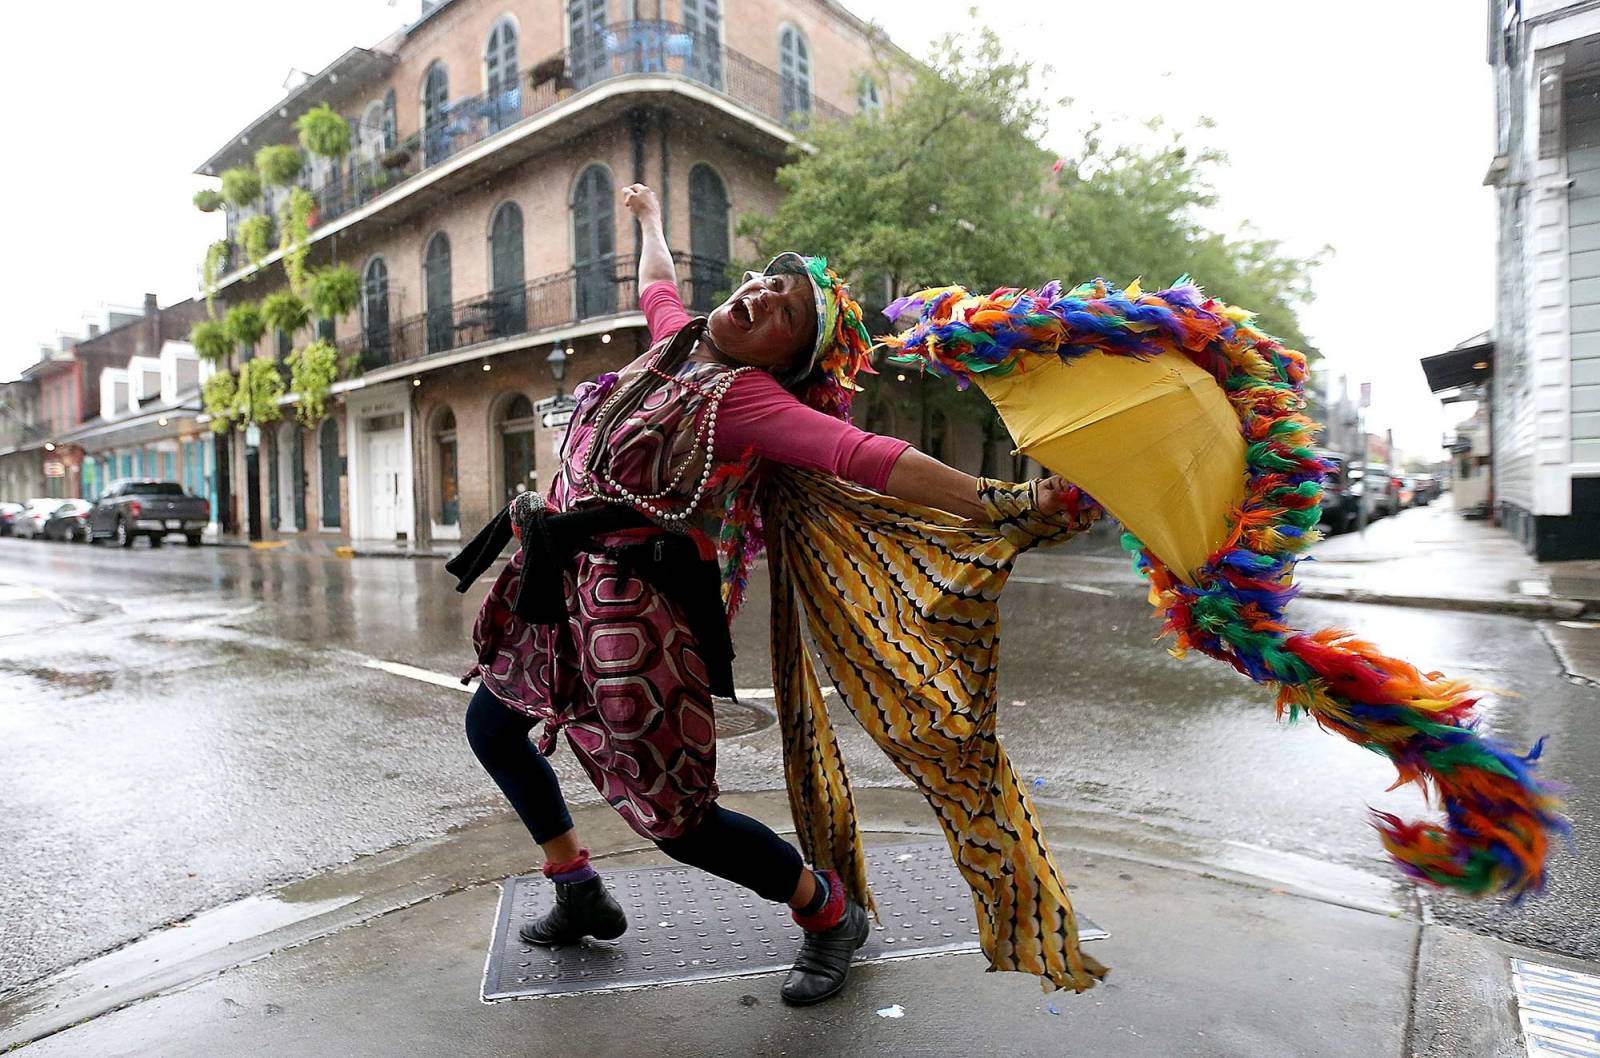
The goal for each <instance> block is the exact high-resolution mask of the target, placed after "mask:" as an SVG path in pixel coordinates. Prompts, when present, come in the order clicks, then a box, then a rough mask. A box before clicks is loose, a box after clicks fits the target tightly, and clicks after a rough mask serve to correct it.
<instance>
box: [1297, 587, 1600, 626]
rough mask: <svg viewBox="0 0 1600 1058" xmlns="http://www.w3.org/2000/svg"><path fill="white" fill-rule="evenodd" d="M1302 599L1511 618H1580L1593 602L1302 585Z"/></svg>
mask: <svg viewBox="0 0 1600 1058" xmlns="http://www.w3.org/2000/svg"><path fill="white" fill-rule="evenodd" d="M1299 598H1302V599H1327V600H1331V601H1334V602H1357V603H1366V604H1369V605H1374V606H1409V607H1415V608H1417V609H1424V610H1454V611H1458V612H1462V613H1485V614H1503V615H1505V616H1508V617H1529V618H1554V619H1563V620H1566V619H1570V618H1574V617H1581V616H1582V615H1583V613H1584V611H1585V610H1587V609H1588V608H1589V605H1590V604H1586V603H1583V602H1580V601H1578V600H1576V599H1545V598H1539V597H1537V596H1532V595H1512V596H1501V597H1478V598H1472V597H1449V596H1444V597H1440V596H1428V595H1389V594H1386V593H1384V592H1377V591H1366V590H1364V589H1361V588H1318V587H1313V586H1311V585H1307V584H1301V585H1300V594H1299Z"/></svg>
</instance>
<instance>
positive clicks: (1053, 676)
mask: <svg viewBox="0 0 1600 1058" xmlns="http://www.w3.org/2000/svg"><path fill="white" fill-rule="evenodd" d="M1402 517H1405V516H1402ZM1463 576H1470V571H1463ZM764 580H765V578H764V575H761V574H759V573H758V575H757V576H756V577H755V578H754V582H755V586H756V590H755V591H754V592H753V593H752V598H751V600H750V602H749V604H748V606H747V609H746V611H745V613H743V614H742V615H741V616H740V617H739V619H738V620H737V622H736V627H735V640H736V643H737V644H738V646H739V649H740V654H739V657H738V659H737V661H736V665H735V675H736V681H735V682H736V683H737V684H738V685H739V686H740V687H741V688H756V689H759V688H765V687H767V686H769V685H770V678H769V674H768V670H767V664H768V661H767V651H766V646H765V637H766V629H765V613H766V595H765V592H764V588H765V585H764ZM451 585H452V582H451V580H450V579H449V578H448V577H447V576H446V574H445V573H444V571H443V569H442V567H441V565H440V564H439V563H438V562H436V561H421V560H418V561H413V560H399V559H384V558H372V559H355V560H340V559H337V558H332V557H322V556H314V555H306V554H297V553H289V552H284V551H277V552H272V551H268V552H258V551H249V550H242V549H231V548H212V547H206V548H201V549H198V550H190V549H186V548H181V547H179V548H174V547H170V546H169V547H167V548H164V549H161V550H151V549H148V548H146V547H145V546H144V545H142V544H141V545H140V546H138V547H136V548H135V549H133V550H131V551H120V550H115V549H111V548H99V547H96V548H90V547H87V546H84V545H65V544H46V543H42V542H41V543H36V542H33V541H18V540H12V539H0V992H3V991H5V990H6V989H7V988H9V987H12V986H15V985H19V984H22V983H24V982H26V981H28V980H31V979H34V978H36V977H39V976H41V975H44V974H46V973H49V972H50V971H52V970H54V969H56V968H59V967H62V966H65V965H67V964H70V963H72V962H75V961H77V960H80V959H83V958H85V957H88V956H90V955H94V954H96V953H98V952H102V951H105V950H107V949H109V948H112V947H115V946H116V945H118V944H121V943H124V942H126V941H128V940H131V939H133V938H135V937H138V936H140V935H142V934H144V933H146V932H148V931H149V930H151V929H153V928H156V927H159V926H161V925H163V924H166V923H169V922H173V921H177V920H181V919H183V918H184V917H186V916H188V915H191V914H193V913H195V912H196V911H199V910H202V909H205V908H208V907H214V906H216V905H218V904H221V903H223V902H226V901H228V900H231V899H234V898H237V897H240V896H244V895H247V894H250V893H254V892H257V891H259V890H261V889H262V888H264V887H265V886H268V885H271V884H275V883H278V882H282V881H287V880H290V879H293V878H297V877H303V876H306V875H309V874H312V873H314V872H316V871H319V870H323V869H326V868H327V867H330V866H332V865H335V864H339V863H342V862H346V861H348V860H350V859H353V858H354V857H356V856H359V855H362V854H365V853H370V852H374V851H378V850H380V849H384V848H388V847H391V846H395V845H399V844H404V843H407V842H409V841H412V840H415V839H417V838H419V837H423V836H429V835H435V834H439V833H442V832H444V831H445V830H447V829H449V828H451V827H452V826H456V825H458V824H461V823H464V822H466V821H468V820H471V819H473V818H475V817H478V816H481V815H484V814H486V813H489V812H492V811H498V810H500V809H501V808H502V807H503V806H502V804H501V802H500V800H499V795H498V792H497V791H496V790H495V789H494V787H493V786H492V784H491V783H490V782H489V780H488V779H487V777H486V776H484V775H483V774H482V773H481V772H480V770H479V769H478V767H477V764H476V762H475V761H474V760H473V759H472V756H471V754H470V752H469V751H468V749H467V747H466V745H465V743H464V740H463V739H462V736H461V715H462V710H463V708H464V706H465V704H466V701H467V695H466V694H465V693H464V691H462V690H460V689H457V688H455V687H451V686H441V685H439V684H437V683H431V682H425V681H423V680H419V679H415V678H410V677H407V676H404V675H397V674H395V673H394V672H392V671H385V670H383V669H380V668H374V667H371V666H372V664H373V663H375V662H385V663H400V664H402V665H406V666H413V667H415V668H417V669H420V670H424V671H425V672H428V673H434V674H438V675H440V676H443V677H446V678H447V679H448V677H452V676H455V675H458V674H459V673H461V672H462V671H464V670H465V669H466V668H467V667H468V666H469V665H470V663H471V656H470V649H469V647H468V632H469V630H470V627H471V621H472V617H473V614H474V613H475V610H476V606H477V603H478V601H479V599H481V596H482V592H483V590H484V589H485V588H486V583H485V584H480V585H479V586H477V588H475V589H474V590H473V591H472V592H470V593H469V594H467V595H466V596H461V595H457V594H456V593H455V592H454V591H453V590H451ZM1003 612H1004V617H1003V621H1004V643H1005V647H1004V659H1005V661H1004V665H1003V667H1002V677H1001V701H1002V713H1001V732H1002V738H1003V739H1004V741H1005V744H1006V746H1007V749H1008V751H1009V753H1010V754H1011V756H1012V758H1013V760H1014V761H1015V763H1016V765H1017V767H1018V770H1019V771H1020V772H1021V774H1022V775H1023V777H1024V778H1025V779H1026V780H1028V781H1029V782H1030V784H1031V792H1032V794H1033V796H1034V797H1036V798H1040V799H1045V800H1049V801H1052V802H1057V803H1060V804H1063V805H1070V806H1071V807H1072V808H1073V810H1074V811H1075V812H1076V813H1077V814H1078V815H1079V816H1080V817H1081V818H1083V819H1085V820H1088V821H1093V822H1094V823H1095V824H1096V825H1097V826H1101V827H1103V828H1104V829H1105V830H1106V831H1107V832H1111V833H1119V834H1122V835H1125V836H1126V837H1127V838H1128V839H1129V840H1136V839H1137V838H1138V837H1139V836H1141V835H1155V836H1159V837H1161V838H1163V839H1175V840H1180V841H1184V842H1191V843H1195V844H1208V845H1211V846H1213V847H1215V846H1218V845H1224V846H1226V845H1229V844H1230V843H1242V844H1243V845H1246V846H1259V847H1265V848H1269V849H1273V850H1276V851H1280V852H1287V853H1297V854H1300V855H1303V856H1306V857H1310V858H1311V859H1313V860H1320V861H1328V862H1333V863H1338V864H1341V865H1344V866H1349V867H1355V868H1359V869H1362V870H1365V871H1370V872H1372V873H1374V874H1386V873H1388V872H1390V871H1391V868H1389V867H1388V866H1387V864H1386V863H1385V861H1384V858H1383V856H1382V855H1381V852H1380V850H1379V847H1378V845H1377V842H1376V840H1375V838H1374V836H1373V834H1372V831H1371V829H1370V828H1369V826H1368V825H1367V813H1368V808H1369V806H1371V807H1378V808H1384V809H1386V810H1390V811H1400V812H1402V813H1406V812H1410V813H1416V812H1418V811H1420V810H1421V800H1420V798H1419V797H1418V796H1417V794H1415V793H1414V792H1412V791H1410V790H1406V791H1400V792H1395V793H1385V792H1384V791H1385V787H1386V786H1387V785H1388V784H1389V782H1390V781H1391V780H1392V771H1391V770H1390V769H1389V768H1388V767H1387V766H1386V765H1385V764H1384V763H1383V762H1382V761H1381V760H1379V759H1378V758H1377V757H1375V756H1372V755H1370V754H1367V753H1363V752H1361V751H1360V750H1358V749H1356V748H1354V747H1352V746H1349V745H1348V744H1345V743H1344V742H1342V741H1341V740H1339V739H1338V738H1336V737H1334V736H1331V735H1328V734H1325V733H1322V732H1320V731H1318V730H1317V729H1316V728H1315V727H1314V726H1313V725H1310V724H1300V725H1296V726H1288V725H1284V724H1279V723H1277V722H1276V721H1275V720H1274V719H1273V707H1272V702H1271V699H1270V696H1269V695H1267V694H1266V693H1265V692H1264V691H1263V690H1261V689H1260V688H1256V687H1254V686H1252V685H1250V684H1249V683H1248V682H1246V681H1244V680H1243V679H1242V678H1240V677H1238V676H1236V675H1235V674H1233V673H1232V672H1230V671H1227V670H1225V669H1223V667H1222V666H1220V665H1217V664H1216V663H1214V662H1211V661H1209V660H1207V659H1203V658H1194V659H1189V660H1185V661H1179V660H1175V659H1173V658H1170V657H1168V656H1167V655H1166V654H1165V652H1164V650H1163V648H1162V646H1161V645H1160V644H1159V643H1157V642H1156V641H1155V640H1154V638H1153V637H1154V634H1155V631H1156V622H1155V621H1154V619H1153V618H1152V616H1151V612H1150V610H1149V608H1148V606H1147V605H1146V604H1145V603H1144V601H1143V594H1142V592H1141V590H1140V588H1139V585H1138V583H1137V581H1136V580H1135V579H1134V578H1133V576H1132V575H1131V574H1130V573H1129V572H1128V570H1127V567H1126V564H1125V563H1124V562H1123V561H1122V559H1121V557H1120V554H1119V552H1118V551H1117V549H1116V546H1115V543H1114V540H1113V539H1112V538H1111V537H1110V535H1109V534H1104V535H1097V536H1095V537H1093V538H1091V539H1089V540H1087V541H1080V542H1078V543H1075V544H1074V545H1071V546H1069V547H1067V548H1064V549H1061V550H1059V551H1056V552H1051V553H1041V554H1035V555H1030V556H1028V557H1027V558H1026V559H1025V560H1024V561H1023V563H1022V565H1021V566H1020V567H1019V570H1018V575H1017V577H1016V578H1015V579H1014V581H1013V583H1012V584H1011V585H1010V586H1009V587H1008V589H1007V593H1006V596H1005V602H1004V611H1003ZM1296 615H1297V620H1298V622H1299V623H1300V624H1301V625H1302V626H1313V625H1316V626H1321V625H1327V624H1336V625H1340V626H1344V627H1349V628H1352V629H1354V630H1356V631H1358V632H1361V633H1362V634H1363V635H1365V636H1369V637H1371V638H1373V639H1375V640H1376V641H1377V642H1378V643H1379V644H1380V645H1384V646H1385V647H1386V648H1388V649H1389V650H1390V651H1391V652H1393V653H1396V654H1398V655H1400V656H1403V657H1406V658H1407V659H1409V660H1412V661H1414V662H1415V663H1417V664H1418V665H1420V666H1422V667H1423V668H1425V669H1440V670H1444V671H1446V672H1449V673H1452V674H1457V673H1458V674H1460V675H1462V676H1465V677H1467V678H1469V679H1471V680H1472V681H1474V682H1475V683H1476V684H1478V685H1479V686H1480V687H1482V688H1484V689H1485V690H1486V692H1487V695H1486V699H1485V708H1484V713H1485V721H1484V727H1485V729H1486V730H1489V731H1491V732H1492V733H1494V734H1495V735H1496V736H1498V737H1501V738H1504V739H1506V740H1508V741H1510V742H1513V743H1515V744H1517V745H1520V746H1525V745H1528V744H1530V743H1531V742H1532V741H1533V740H1534V739H1536V738H1538V737H1540V736H1541V735H1549V736H1550V742H1549V745H1548V748H1547V751H1546V754H1545V762H1546V763H1545V765H1544V769H1545V773H1546V774H1547V775H1548V776H1549V777H1551V778H1552V779H1554V780H1556V781H1558V782H1561V783H1563V784H1564V785H1565V786H1566V787H1567V795H1566V796H1567V807H1568V811H1569V814H1570V815H1571V817H1572V819H1573V821H1574V835H1573V838H1572V840H1571V841H1570V842H1569V843H1567V844H1564V845H1562V846H1561V847H1560V848H1558V849H1557V850H1556V852H1555V853H1554V855H1553V857H1552V864H1551V884H1550V888H1549V892H1548V893H1547V894H1546V895H1545V896H1544V897H1542V898H1540V899H1537V900H1530V901H1527V902H1525V903H1524V904H1523V905H1521V906H1520V907H1517V908H1507V907H1505V906H1503V905H1500V904H1472V903H1467V902H1461V901H1455V900H1449V899H1440V898H1437V897H1435V898H1434V899H1433V904H1432V906H1433V910H1434V913H1435V914H1436V915H1437V916H1438V917H1439V918H1441V919H1443V920H1445V921H1450V922H1455V923H1457V924H1461V925H1464V926H1469V927H1471V928H1474V929H1478V930H1481V931H1484V932H1490V933H1493V934H1495V935H1498V936H1501V937H1504V938H1506V939H1509V940H1514V941H1518V942H1520V943H1525V944H1530V945H1533V946H1536V947H1543V948H1548V949H1551V950H1554V951H1558V952H1561V953H1564V954H1568V955H1573V956H1577V957H1581V958H1588V959H1595V958H1600V916H1596V915H1595V913H1594V909H1595V908H1596V907H1600V841H1597V839H1596V838H1595V837H1594V827H1593V823H1594V822H1595V820H1596V818H1597V817H1600V691H1597V690H1596V689H1595V688H1594V687H1592V686H1589V685H1584V684H1580V683H1577V682H1574V681H1572V680H1569V679H1568V678H1566V677H1565V676H1564V675H1563V674H1562V672H1561V669H1560V665H1559V663H1558V661H1557V659H1556V656H1555V654H1554V652H1553V651H1552V650H1551V648H1550V646H1549V643H1548V641H1547V640H1546V638H1545V634H1544V631H1543V630H1542V629H1541V627H1540V623H1539V622H1537V621H1532V620H1524V619H1519V618H1508V617H1502V616H1494V615H1488V614H1474V613H1458V612H1443V611H1429V610H1419V609H1401V608H1393V607H1379V606H1360V605H1350V604H1335V603H1321V602H1316V601H1312V600H1303V601H1301V602H1300V603H1297V604H1296ZM1596 634H1600V632H1597V633H1596ZM751 701H752V702H753V705H754V708H751V707H745V708H743V709H738V710H735V709H732V708H729V709H728V710H727V715H728V719H729V730H730V732H734V733H742V732H747V731H749V730H750V728H751V727H752V726H755V727H759V728H761V729H760V730H756V731H754V732H753V733H747V734H741V736H740V737H734V738H729V739H728V740H725V741H724V742H723V743H722V744H721V748H720V751H719V754H720V756H719V777H720V781H721V784H722V786H723V787H724V788H725V789H728V790H764V789H773V788H775V787H776V786H777V785H778V784H779V783H780V782H781V768H780V767H779V762H780V759H781V757H780V747H779V745H778V740H777V737H776V731H775V729H774V728H773V727H772V726H770V723H769V722H768V721H767V718H766V717H765V716H764V715H763V714H762V713H761V712H760V702H759V699H751ZM841 738H842V741H843V742H844V744H845V749H846V754H847V760H848V762H849V765H850V772H851V778H852V781H853V782H854V783H856V784H857V785H860V786H864V787H865V786H897V785H901V784H902V780H901V778H900V776H899V774H898V773H897V772H896V771H895V770H894V769H893V768H892V767H891V766H890V765H889V763H888V762H887V760H885V759H884V758H883V757H882V756H881V755H880V754H878V753H877V751H876V750H875V749H874V748H873V747H872V746H871V745H870V743H868V741H867V740H866V739H865V737H864V736H863V735H861V734H860V732H859V730H857V729H856V728H855V727H854V725H853V724H850V723H849V722H848V721H844V722H843V723H842V724H841ZM554 763H555V764H556V767H557V770H558V772H559V773H560V774H561V776H562V778H563V781H564V785H565V789H566V791H567V793H568V796H569V799H570V800H571V801H572V802H573V803H574V804H581V803H590V802H593V801H594V800H595V796H594V794H593V793H592V791H591V790H590V789H589V787H588V785H587V783H586V782H585V781H584V780H583V779H582V777H581V775H580V773H579V772H578V771H577V770H576V768H575V767H574V766H573V763H572V760H571V756H570V754H568V753H566V752H561V753H558V754H557V756H556V757H555V758H554Z"/></svg>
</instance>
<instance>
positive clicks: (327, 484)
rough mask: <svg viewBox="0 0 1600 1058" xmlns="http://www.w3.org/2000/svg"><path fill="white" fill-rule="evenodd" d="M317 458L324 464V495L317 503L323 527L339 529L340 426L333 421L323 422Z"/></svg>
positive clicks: (319, 434)
mask: <svg viewBox="0 0 1600 1058" xmlns="http://www.w3.org/2000/svg"><path fill="white" fill-rule="evenodd" d="M317 449H318V453H317V458H318V461H319V462H320V463H321V464H322V490H321V491H322V494H321V495H320V496H319V497H318V498H317V503H318V504H319V505H320V506H321V507H322V527H323V528H324V529H337V528H339V477H340V465H339V424H338V423H337V422H335V421H334V420H333V419H331V418H330V419H324V420H322V428H321V429H320V430H318V431H317Z"/></svg>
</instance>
